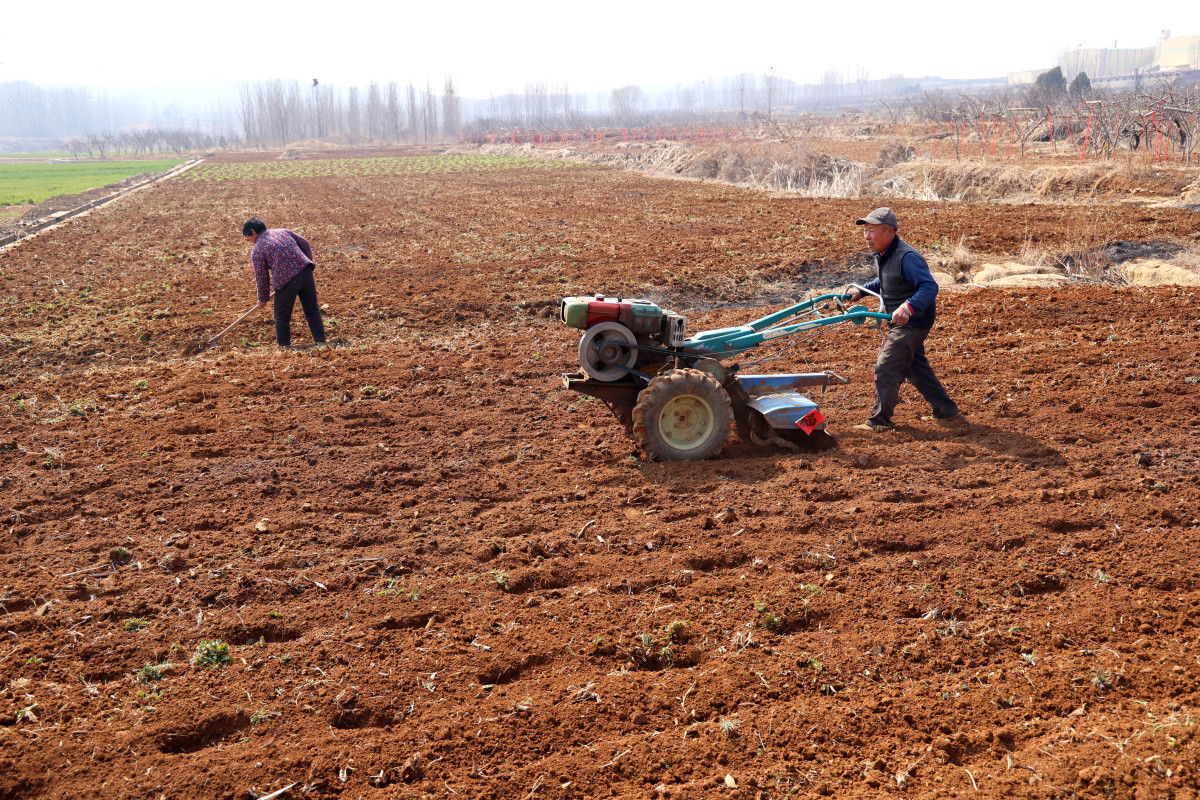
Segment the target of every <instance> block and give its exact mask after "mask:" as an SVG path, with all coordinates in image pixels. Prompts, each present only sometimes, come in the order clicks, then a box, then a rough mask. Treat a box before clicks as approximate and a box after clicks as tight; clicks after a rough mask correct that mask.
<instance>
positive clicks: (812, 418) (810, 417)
mask: <svg viewBox="0 0 1200 800" xmlns="http://www.w3.org/2000/svg"><path fill="white" fill-rule="evenodd" d="M824 421H825V415H824V414H822V413H821V412H820V410H818V409H815V408H814V409H813V410H812V411H810V412H808V413H807V414H805V415H804V418H803V419H800V420H797V421H796V425H797V426H798V427H799V428H800V430H802V431H804V432H805V433H808V434H811V433H812V432H813V431H815V430H816V429H817V426H818V425H820V424H821V423H822V422H824Z"/></svg>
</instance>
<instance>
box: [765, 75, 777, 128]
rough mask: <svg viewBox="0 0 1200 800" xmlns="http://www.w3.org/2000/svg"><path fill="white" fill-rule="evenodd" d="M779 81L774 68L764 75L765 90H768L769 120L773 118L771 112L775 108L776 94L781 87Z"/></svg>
mask: <svg viewBox="0 0 1200 800" xmlns="http://www.w3.org/2000/svg"><path fill="white" fill-rule="evenodd" d="M778 81H779V79H778V78H777V77H776V76H775V68H774V67H771V68H770V69H768V70H767V73H766V74H765V75H763V88H764V89H766V90H767V119H770V118H771V111H772V109H773V108H774V103H775V92H776V90H777V89H778V87H779V83H778Z"/></svg>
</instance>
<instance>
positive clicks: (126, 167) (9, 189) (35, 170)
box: [0, 159, 183, 206]
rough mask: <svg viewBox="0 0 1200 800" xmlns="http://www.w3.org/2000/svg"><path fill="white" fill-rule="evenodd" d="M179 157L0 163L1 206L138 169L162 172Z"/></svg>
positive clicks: (65, 191) (33, 200)
mask: <svg viewBox="0 0 1200 800" xmlns="http://www.w3.org/2000/svg"><path fill="white" fill-rule="evenodd" d="M182 163H183V160H182V159H174V160H169V161H168V160H161V161H102V162H91V163H82V162H81V163H78V164H0V206H12V205H31V204H33V203H40V202H42V201H43V200H45V199H47V198H50V197H57V196H58V195H63V194H79V193H80V192H85V191H87V190H88V189H95V188H98V187H100V186H108V185H109V184H110V183H117V182H119V181H121V180H124V179H125V178H128V177H129V176H130V175H137V174H138V173H141V172H164V171H166V170H168V169H170V168H171V167H174V166H175V165H177V164H182Z"/></svg>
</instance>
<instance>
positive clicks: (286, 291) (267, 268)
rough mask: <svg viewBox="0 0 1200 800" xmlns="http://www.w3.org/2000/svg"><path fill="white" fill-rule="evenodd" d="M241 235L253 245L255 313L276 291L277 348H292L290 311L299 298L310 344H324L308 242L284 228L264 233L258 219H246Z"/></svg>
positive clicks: (262, 223)
mask: <svg viewBox="0 0 1200 800" xmlns="http://www.w3.org/2000/svg"><path fill="white" fill-rule="evenodd" d="M242 236H245V237H246V238H247V239H249V240H250V242H251V244H253V245H254V249H253V250H252V251H251V252H250V261H251V263H252V264H253V265H254V282H255V284H256V285H257V289H258V305H256V306H255V307H254V308H255V310H257V309H260V308H262V307H263V306H265V305H266V304H267V301H268V300H269V299H270V298H271V291H272V290H274V292H275V341H276V342H278V344H279V346H280V347H284V348H290V347H291V346H292V310H293V309H294V308H295V307H296V298H297V297H299V298H300V308H302V309H303V310H304V319H305V320H307V321H308V329H309V331H311V332H312V337H313V342H314V343H315V344H318V345H323V344H325V324H324V323H323V322H322V320H321V308H320V306H319V305H318V304H317V283H316V280H315V279H314V278H313V268H314V267H315V266H316V264H314V263H313V257H312V247H310V246H309V244H308V240H307V239H305V238H304V237H303V236H301V235H300V234H298V233H293V232H292V231H289V230H288V229H287V228H272V229H270V230H267V224H266V223H265V222H263V221H262V220H261V219H259V218H258V217H251V218H250V219H248V220H246V223H245V224H244V225H242ZM268 273H270V275H269V277H268Z"/></svg>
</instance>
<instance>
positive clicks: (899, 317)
mask: <svg viewBox="0 0 1200 800" xmlns="http://www.w3.org/2000/svg"><path fill="white" fill-rule="evenodd" d="M912 314H913V308H912V306H910V305H909V304H908V302H907V301H905V302H903V303H901V304H900V307H899V308H897V309H896V310H895V311H893V312H892V324H893V325H903V324H904V323H906V322H908V319H909V317H911V316H912Z"/></svg>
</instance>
